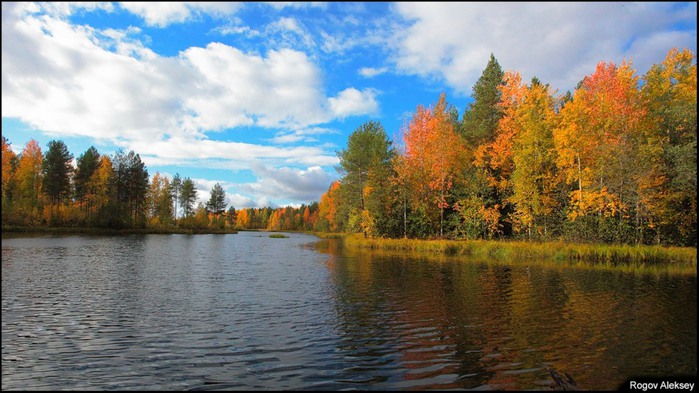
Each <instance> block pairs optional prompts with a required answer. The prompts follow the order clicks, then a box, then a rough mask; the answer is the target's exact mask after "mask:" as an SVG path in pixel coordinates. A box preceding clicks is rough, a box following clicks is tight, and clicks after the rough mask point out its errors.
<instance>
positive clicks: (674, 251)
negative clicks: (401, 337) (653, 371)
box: [342, 234, 697, 268]
mask: <svg viewBox="0 0 699 393" xmlns="http://www.w3.org/2000/svg"><path fill="white" fill-rule="evenodd" d="M342 243H343V245H344V246H345V247H349V248H360V249H375V250H392V251H407V252H430V253H441V254H444V255H463V256H473V257H482V258H493V259H518V260H521V259H550V260H554V261H584V262H593V263H613V264H623V263H638V264H682V265H689V266H694V267H695V268H696V265H697V249H696V248H691V247H661V246H645V245H642V246H630V245H608V244H575V243H563V242H546V243H536V242H531V243H530V242H516V241H499V240H498V241H496V240H491V241H487V240H419V239H368V238H364V237H363V236H362V235H360V234H346V235H344V236H343V237H342Z"/></svg>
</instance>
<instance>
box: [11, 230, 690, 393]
mask: <svg viewBox="0 0 699 393" xmlns="http://www.w3.org/2000/svg"><path fill="white" fill-rule="evenodd" d="M268 235H269V234H268V233H264V232H241V233H238V234H233V235H127V236H90V235H64V236H56V235H53V236H15V235H13V236H5V235H3V239H2V390H5V389H8V390H43V389H46V390H86V389H90V390H95V389H96V390H296V389H298V390H343V389H359V390H427V389H478V390H482V389H486V390H491V389H495V390H530V389H536V390H540V389H548V388H549V384H550V383H551V382H552V379H551V377H550V375H549V373H548V371H546V367H552V368H553V369H555V370H557V371H559V372H560V373H563V372H566V373H568V374H569V375H571V376H573V377H574V378H575V380H576V381H577V382H578V384H579V385H580V386H581V387H582V388H584V389H592V390H615V389H617V388H618V387H619V386H620V385H621V384H623V383H624V381H626V380H628V379H629V378H635V377H653V376H654V377H670V376H684V375H689V376H692V377H696V374H697V280H696V274H693V275H692V274H690V275H686V274H671V273H634V272H627V271H615V270H604V269H591V268H576V267H573V266H569V265H568V264H566V263H550V264H547V263H527V262H521V261H500V262H496V261H483V260H469V259H467V258H463V257H461V258H454V257H451V258H450V257H428V256H425V255H416V254H388V253H380V252H371V251H356V250H343V249H342V247H340V245H339V243H338V241H337V240H333V239H328V240H319V239H318V238H316V237H314V236H311V235H306V234H298V233H290V234H287V236H289V237H288V238H283V239H275V238H269V236H268Z"/></svg>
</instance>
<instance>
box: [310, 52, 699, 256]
mask: <svg viewBox="0 0 699 393" xmlns="http://www.w3.org/2000/svg"><path fill="white" fill-rule="evenodd" d="M472 97H473V98H474V102H472V103H471V104H469V106H468V107H467V108H466V109H465V111H464V112H463V114H461V115H459V112H458V109H456V108H454V107H453V106H451V105H449V103H448V102H447V100H446V96H445V95H444V94H442V95H441V96H440V97H439V100H438V101H437V102H436V103H435V104H433V105H431V106H429V107H425V106H418V107H417V108H416V110H415V112H414V113H413V114H412V119H411V120H410V121H409V122H408V124H406V125H404V126H403V128H402V130H401V134H402V140H401V141H399V143H400V144H397V145H396V146H394V145H393V142H392V141H391V140H389V138H388V137H387V135H386V132H385V130H384V129H383V127H382V126H381V124H379V123H375V122H367V123H365V124H363V125H361V126H360V127H358V128H357V129H356V130H355V131H354V132H353V133H352V134H351V135H350V136H349V140H348V143H347V147H346V149H344V150H342V151H340V152H338V157H339V158H340V165H339V166H338V168H337V169H338V171H339V172H340V174H342V178H341V179H340V180H338V181H337V182H335V183H333V184H332V185H331V186H330V188H329V189H328V191H327V192H326V193H325V194H324V195H322V197H321V199H320V203H319V211H318V216H319V217H318V219H319V221H321V225H326V226H327V227H325V228H324V229H326V230H329V231H346V232H362V233H364V235H365V236H366V237H390V238H397V237H407V238H427V239H434V238H448V239H516V240H528V241H529V240H536V241H554V240H555V241H560V240H562V241H567V242H583V243H613V244H658V245H677V246H694V247H696V244H697V210H696V207H697V197H696V195H697V194H696V191H697V106H696V105H697V70H696V55H695V54H694V53H692V52H691V51H689V50H686V49H685V50H682V51H680V50H678V49H672V50H670V51H669V53H668V55H667V57H666V59H665V60H664V61H663V62H662V63H660V64H654V65H653V66H652V67H651V68H650V69H649V71H648V72H647V73H646V74H645V75H644V76H642V77H639V76H637V75H636V71H635V70H634V69H633V68H632V67H631V64H630V63H628V62H626V61H625V62H623V63H622V64H621V65H616V64H614V63H611V62H609V63H605V62H599V63H598V65H597V67H596V70H595V72H594V73H593V74H591V75H587V76H585V77H584V78H583V79H582V80H581V81H580V82H579V83H578V85H577V86H576V88H575V90H574V91H573V92H572V93H571V92H566V93H565V94H561V95H558V94H557V93H556V92H552V91H551V89H550V87H549V86H548V85H546V84H544V83H543V82H541V81H540V80H539V79H538V78H536V77H535V78H533V79H532V80H531V82H529V83H528V84H527V83H525V82H524V81H522V78H521V75H520V74H519V73H518V72H514V71H507V72H503V71H502V69H501V67H500V65H499V64H498V62H497V60H496V59H495V57H494V56H493V55H491V57H490V60H489V62H488V64H487V66H486V68H485V69H484V71H483V73H482V75H481V77H480V78H479V79H478V81H477V82H476V84H475V85H474V86H473V93H472Z"/></svg>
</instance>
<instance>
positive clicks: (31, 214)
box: [15, 139, 44, 222]
mask: <svg viewBox="0 0 699 393" xmlns="http://www.w3.org/2000/svg"><path fill="white" fill-rule="evenodd" d="M43 161H44V154H43V152H42V151H41V147H39V143H38V142H37V141H36V140H34V139H30V140H29V141H28V142H27V143H26V145H25V146H24V149H23V150H22V152H21V153H20V159H19V163H18V165H17V171H16V172H15V174H16V178H17V207H18V210H19V211H17V213H18V214H19V215H20V216H22V217H23V220H24V221H27V220H28V221H30V222H31V220H32V219H36V218H38V213H39V211H38V209H39V208H40V207H41V206H40V201H41V198H40V197H41V186H42V176H41V167H42V163H43Z"/></svg>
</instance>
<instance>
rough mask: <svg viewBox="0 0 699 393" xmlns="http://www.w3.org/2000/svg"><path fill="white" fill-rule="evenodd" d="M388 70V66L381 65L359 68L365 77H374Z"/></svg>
mask: <svg viewBox="0 0 699 393" xmlns="http://www.w3.org/2000/svg"><path fill="white" fill-rule="evenodd" d="M386 72H388V68H387V67H381V68H373V67H364V68H360V69H359V75H361V76H363V77H365V78H373V77H375V76H377V75H381V74H385V73H386Z"/></svg>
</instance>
